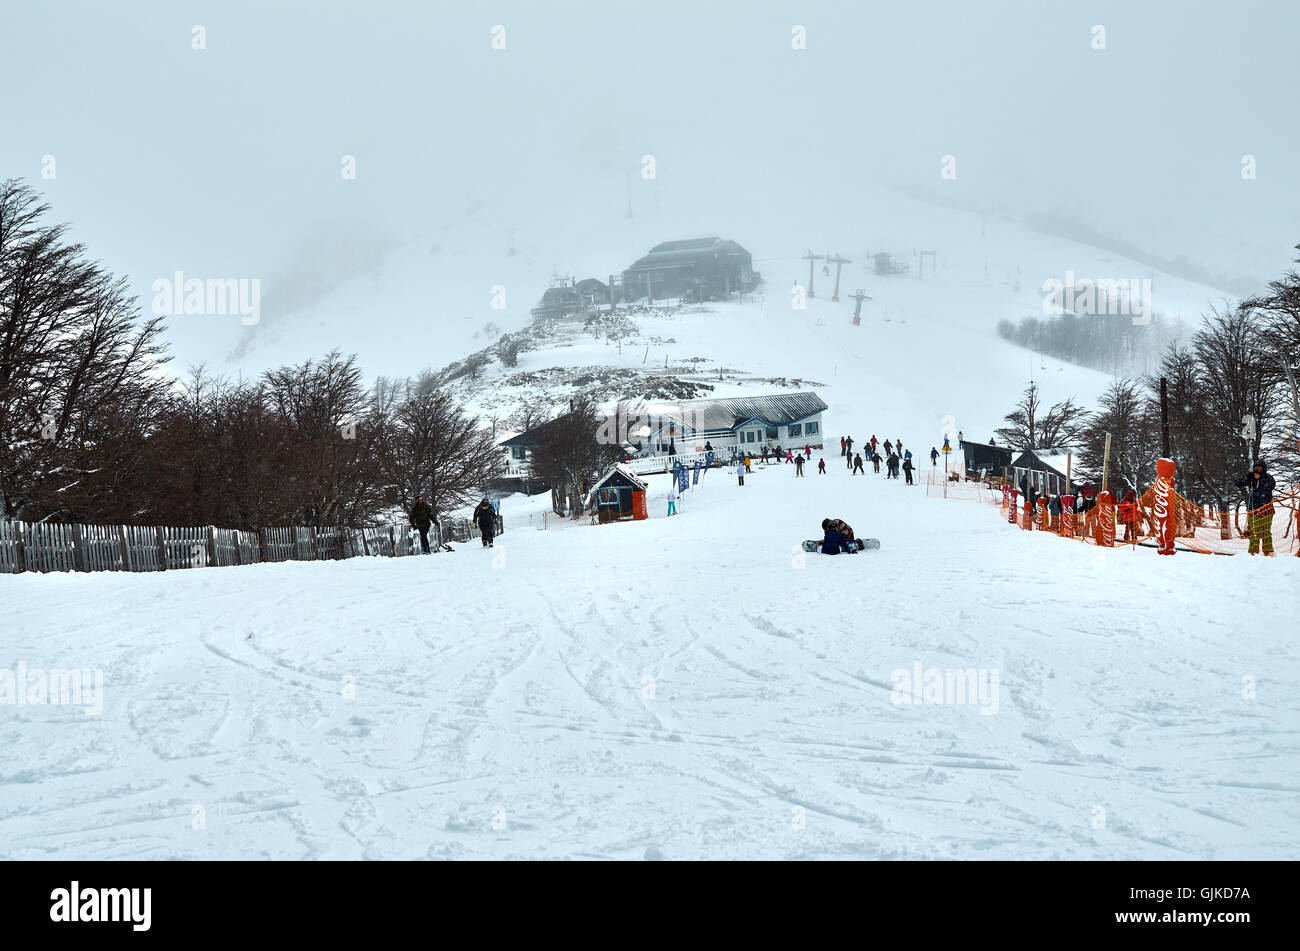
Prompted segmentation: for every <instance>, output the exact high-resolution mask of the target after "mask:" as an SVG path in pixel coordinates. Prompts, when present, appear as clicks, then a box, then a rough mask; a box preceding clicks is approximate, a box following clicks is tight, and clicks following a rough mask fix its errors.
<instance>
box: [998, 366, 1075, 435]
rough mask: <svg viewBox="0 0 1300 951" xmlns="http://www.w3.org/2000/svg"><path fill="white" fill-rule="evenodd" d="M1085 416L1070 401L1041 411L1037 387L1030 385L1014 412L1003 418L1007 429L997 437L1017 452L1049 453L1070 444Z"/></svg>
mask: <svg viewBox="0 0 1300 951" xmlns="http://www.w3.org/2000/svg"><path fill="white" fill-rule="evenodd" d="M1087 415H1088V414H1087V410H1085V409H1084V408H1083V407H1081V406H1077V405H1076V404H1075V403H1074V401H1073V399H1067V400H1065V401H1064V402H1062V403H1055V404H1053V405H1052V406H1051V407H1049V408H1048V409H1047V410H1046V411H1044V409H1043V401H1042V396H1041V395H1040V393H1039V391H1038V384H1037V383H1034V382H1032V381H1031V382H1030V384H1029V385H1028V386H1027V387H1025V391H1024V393H1022V394H1021V396H1020V402H1019V403H1017V404H1016V406H1015V409H1013V410H1012V411H1011V412H1010V413H1008V414H1007V415H1006V416H1005V417H1004V418H1005V420H1006V422H1007V425H1006V426H1003V427H1002V428H1001V429H999V430H997V434H998V436H999V437H1000V438H1001V440H1002V442H1003V444H1004V445H1008V446H1013V447H1015V448H1018V449H1052V448H1055V447H1057V446H1064V445H1069V444H1071V443H1073V442H1074V441H1075V440H1076V438H1077V437H1078V435H1079V433H1080V430H1081V428H1082V426H1083V423H1084V420H1085V419H1086V417H1087Z"/></svg>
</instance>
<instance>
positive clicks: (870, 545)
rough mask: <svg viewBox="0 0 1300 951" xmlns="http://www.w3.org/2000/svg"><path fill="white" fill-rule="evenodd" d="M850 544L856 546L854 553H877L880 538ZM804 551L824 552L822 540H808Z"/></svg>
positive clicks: (857, 539) (861, 539)
mask: <svg viewBox="0 0 1300 951" xmlns="http://www.w3.org/2000/svg"><path fill="white" fill-rule="evenodd" d="M848 544H850V545H853V546H854V548H853V551H854V552H860V551H877V550H879V548H880V539H879V538H855V539H854V540H853V541H851V542H849V543H848ZM803 550H804V551H812V552H820V551H821V550H822V543H821V540H820V539H816V538H810V539H808V541H806V542H804V543H803Z"/></svg>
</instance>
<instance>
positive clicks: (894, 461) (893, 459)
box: [885, 443, 898, 479]
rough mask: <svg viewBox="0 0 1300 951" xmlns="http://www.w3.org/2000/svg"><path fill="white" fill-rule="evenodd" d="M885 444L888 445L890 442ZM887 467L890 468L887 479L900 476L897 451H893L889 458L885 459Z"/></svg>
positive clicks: (886, 474) (886, 475)
mask: <svg viewBox="0 0 1300 951" xmlns="http://www.w3.org/2000/svg"><path fill="white" fill-rule="evenodd" d="M885 445H886V446H888V445H889V443H885ZM885 468H886V469H887V470H888V471H887V472H886V473H885V478H886V479H897V478H898V456H897V455H896V454H895V453H892V452H891V453H890V454H889V458H888V459H886V460H885Z"/></svg>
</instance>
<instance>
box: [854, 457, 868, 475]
mask: <svg viewBox="0 0 1300 951" xmlns="http://www.w3.org/2000/svg"><path fill="white" fill-rule="evenodd" d="M859 472H861V473H862V474H863V475H866V474H867V470H866V469H864V468H862V453H858V455H857V457H856V458H855V459H854V460H853V473H852V474H853V475H857V474H858V473H859Z"/></svg>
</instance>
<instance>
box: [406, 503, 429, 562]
mask: <svg viewBox="0 0 1300 951" xmlns="http://www.w3.org/2000/svg"><path fill="white" fill-rule="evenodd" d="M432 525H433V510H432V509H430V508H429V503H428V502H426V501H424V496H423V495H422V496H420V497H419V498H418V499H416V500H415V505H414V506H412V508H411V527H412V528H414V529H416V530H417V531H419V533H420V554H422V555H427V554H429V528H430V527H431V526H432Z"/></svg>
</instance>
